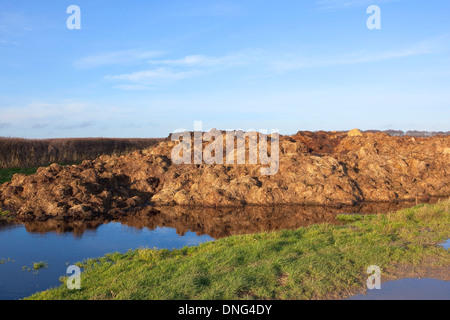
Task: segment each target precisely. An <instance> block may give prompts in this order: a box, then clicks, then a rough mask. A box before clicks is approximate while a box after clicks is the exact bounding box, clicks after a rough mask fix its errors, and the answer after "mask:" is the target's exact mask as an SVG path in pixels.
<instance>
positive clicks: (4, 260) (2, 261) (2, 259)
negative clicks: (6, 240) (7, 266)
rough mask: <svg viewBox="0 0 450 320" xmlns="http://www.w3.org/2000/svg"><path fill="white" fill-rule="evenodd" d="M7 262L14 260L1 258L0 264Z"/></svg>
mask: <svg viewBox="0 0 450 320" xmlns="http://www.w3.org/2000/svg"><path fill="white" fill-rule="evenodd" d="M7 262H14V260H11V258H8V259H5V258H1V259H0V264H4V263H7Z"/></svg>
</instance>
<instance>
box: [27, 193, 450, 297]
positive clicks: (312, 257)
mask: <svg viewBox="0 0 450 320" xmlns="http://www.w3.org/2000/svg"><path fill="white" fill-rule="evenodd" d="M449 203H450V201H444V202H440V203H437V204H435V205H419V206H416V207H414V208H410V209H404V210H401V211H398V212H395V213H390V214H386V215H376V216H372V217H371V218H370V219H360V220H357V221H354V222H350V223H347V224H345V225H339V226H334V225H329V224H322V225H314V226H309V227H305V228H300V229H297V230H285V231H277V232H266V233H258V234H253V235H244V236H231V237H228V238H224V239H220V240H217V241H214V242H209V243H205V244H202V245H200V246H197V247H185V248H183V249H180V250H172V251H170V250H154V249H138V250H133V251H129V252H127V253H125V254H119V253H113V254H108V255H105V256H104V257H102V258H99V259H90V260H86V261H84V262H83V263H82V264H81V266H82V267H83V273H82V275H81V290H69V289H67V287H66V285H65V284H62V285H61V286H60V287H58V288H54V289H50V290H47V291H44V292H40V293H36V294H34V295H32V296H31V297H29V299H320V298H330V297H338V296H339V293H346V292H347V293H348V292H354V291H355V290H362V289H363V288H364V286H365V282H366V280H367V277H368V275H367V274H366V273H365V272H366V269H367V267H368V266H370V265H378V266H379V267H380V268H381V270H382V272H383V271H384V270H386V269H387V268H389V267H391V266H393V265H394V264H396V263H398V264H407V265H421V264H422V263H423V262H424V261H432V263H433V266H438V267H442V266H448V265H449V263H450V252H448V251H447V250H445V249H443V248H442V247H440V246H438V245H436V244H438V243H441V242H442V241H443V240H445V239H447V238H449V237H450V230H449V227H448V226H449V225H450V213H449ZM430 258H432V259H430ZM66 279H67V278H62V279H61V280H62V281H63V282H64V281H65V280H66Z"/></svg>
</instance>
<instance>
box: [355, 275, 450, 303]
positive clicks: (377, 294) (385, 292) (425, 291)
mask: <svg viewBox="0 0 450 320" xmlns="http://www.w3.org/2000/svg"><path fill="white" fill-rule="evenodd" d="M349 300H450V281H442V280H436V279H400V280H394V281H388V282H385V283H383V284H382V285H381V289H379V290H377V289H374V290H368V291H367V292H366V293H365V294H358V295H356V296H353V297H351V298H350V299H349Z"/></svg>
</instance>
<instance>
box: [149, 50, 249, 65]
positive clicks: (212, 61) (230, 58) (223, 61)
mask: <svg viewBox="0 0 450 320" xmlns="http://www.w3.org/2000/svg"><path fill="white" fill-rule="evenodd" d="M247 60H248V56H247V54H245V53H243V54H232V55H226V56H222V57H208V56H204V55H189V56H186V57H184V58H181V59H172V60H170V59H168V60H152V61H150V63H151V64H161V65H169V66H187V67H193V66H198V67H211V66H235V65H243V64H246V63H247V62H248V61H247Z"/></svg>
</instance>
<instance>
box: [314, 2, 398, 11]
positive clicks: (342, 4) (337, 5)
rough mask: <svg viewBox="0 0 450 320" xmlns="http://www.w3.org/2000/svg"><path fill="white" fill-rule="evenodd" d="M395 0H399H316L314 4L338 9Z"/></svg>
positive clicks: (321, 7) (329, 8) (328, 8)
mask: <svg viewBox="0 0 450 320" xmlns="http://www.w3.org/2000/svg"><path fill="white" fill-rule="evenodd" d="M397 1H401V0H318V1H317V2H316V4H317V6H318V7H319V9H320V10H338V9H348V8H357V7H367V6H370V5H372V4H381V3H388V2H397Z"/></svg>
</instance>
